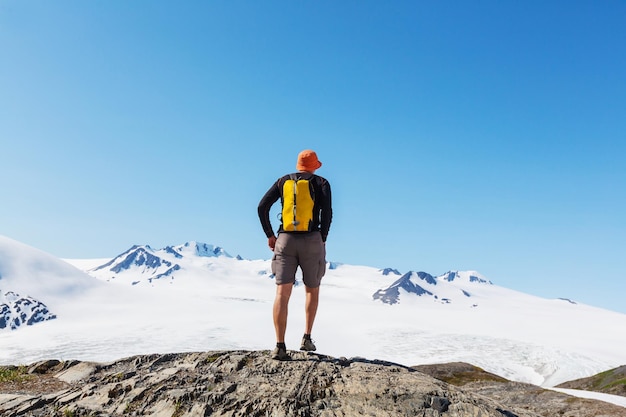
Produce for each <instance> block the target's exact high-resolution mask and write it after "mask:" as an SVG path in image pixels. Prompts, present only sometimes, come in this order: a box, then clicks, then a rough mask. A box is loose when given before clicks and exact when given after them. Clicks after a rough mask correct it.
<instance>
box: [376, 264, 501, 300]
mask: <svg viewBox="0 0 626 417" xmlns="http://www.w3.org/2000/svg"><path fill="white" fill-rule="evenodd" d="M389 271H390V269H389V268H388V269H386V270H384V271H383V273H387V274H388V273H389ZM394 271H395V270H394ZM396 272H397V271H396ZM398 275H399V273H398ZM481 284H484V285H493V284H492V283H491V281H488V280H487V279H485V278H484V277H482V276H481V275H480V274H479V273H478V272H475V271H449V272H446V273H445V274H443V275H441V276H438V277H436V278H435V277H433V276H432V275H430V274H429V273H426V272H423V271H420V272H413V271H409V272H407V273H406V274H404V275H403V276H402V277H400V278H399V279H398V280H397V281H395V282H394V283H392V284H391V285H390V286H389V287H387V288H385V289H379V290H378V291H376V292H375V293H374V296H373V297H374V299H375V300H380V301H382V302H383V303H387V304H396V303H399V302H400V295H401V294H406V295H404V297H409V294H414V295H416V296H418V297H426V298H432V299H433V301H438V302H441V303H444V304H449V303H452V302H460V303H465V304H468V302H467V300H470V302H469V304H470V305H471V306H472V307H478V304H476V303H474V302H473V297H472V292H473V291H474V290H475V289H476V288H477V287H476V285H481ZM401 290H402V291H401Z"/></svg>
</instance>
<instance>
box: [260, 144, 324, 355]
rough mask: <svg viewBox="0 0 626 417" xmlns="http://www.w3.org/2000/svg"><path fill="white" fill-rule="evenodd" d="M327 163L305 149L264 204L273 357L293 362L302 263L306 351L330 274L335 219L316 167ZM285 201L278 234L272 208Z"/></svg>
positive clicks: (309, 348) (303, 346)
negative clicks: (292, 307)
mask: <svg viewBox="0 0 626 417" xmlns="http://www.w3.org/2000/svg"><path fill="white" fill-rule="evenodd" d="M321 166H322V163H321V162H320V161H319V160H318V159H317V154H316V153H315V152H313V151H312V150H308V149H307V150H304V151H302V152H300V154H299V155H298V162H297V164H296V169H297V170H298V172H296V173H293V174H288V175H285V176H283V177H281V178H279V179H278V180H277V181H276V182H275V183H274V184H273V185H272V186H271V187H270V189H269V190H268V191H267V193H265V195H264V196H263V198H262V199H261V202H260V203H259V207H258V211H259V219H260V220H261V225H262V226H263V231H264V232H265V235H266V236H267V244H268V245H269V247H270V249H271V250H272V251H274V256H273V257H272V273H273V274H274V276H275V279H276V298H275V300H274V308H273V317H274V329H275V331H276V348H275V349H274V351H273V352H272V357H273V358H274V359H278V360H289V359H290V357H289V355H288V354H287V348H286V346H285V332H286V330H287V310H288V305H289V297H290V296H291V290H292V289H293V284H294V283H295V281H296V270H297V269H298V266H299V267H300V269H301V271H302V281H303V282H304V286H305V290H306V301H305V329H304V336H303V337H302V344H301V345H300V350H304V351H314V350H315V349H316V347H315V344H314V343H313V341H312V340H311V331H312V329H313V322H314V321H315V314H316V313H317V305H318V302H319V289H320V282H321V280H322V277H323V276H324V273H325V272H326V237H327V236H328V230H329V229H330V223H331V221H332V215H333V212H332V205H331V193H330V184H329V183H328V181H327V180H326V179H324V178H322V177H320V176H318V175H315V171H316V170H317V169H318V168H319V167H321ZM278 199H280V202H281V206H282V210H281V216H280V220H281V223H280V227H279V229H278V237H276V235H275V234H274V231H273V230H272V225H271V223H270V215H269V213H270V208H271V207H272V206H273V205H274V203H275V202H276V201H278Z"/></svg>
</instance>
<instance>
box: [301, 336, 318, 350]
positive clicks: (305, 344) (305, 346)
mask: <svg viewBox="0 0 626 417" xmlns="http://www.w3.org/2000/svg"><path fill="white" fill-rule="evenodd" d="M316 349H317V348H316V347H315V344H314V343H313V341H312V340H311V339H307V338H306V337H303V338H302V344H301V345H300V350H304V351H306V352H313V351H315V350H316Z"/></svg>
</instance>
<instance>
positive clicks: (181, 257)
mask: <svg viewBox="0 0 626 417" xmlns="http://www.w3.org/2000/svg"><path fill="white" fill-rule="evenodd" d="M218 256H224V257H227V258H230V257H231V256H230V255H229V254H228V253H226V252H225V251H224V250H223V249H222V248H220V247H218V246H213V245H208V244H206V243H198V242H187V243H185V244H183V245H178V246H167V247H165V248H163V249H158V250H154V249H152V248H151V247H150V246H149V245H143V246H140V245H135V246H133V247H131V248H130V249H128V250H127V251H125V252H123V253H121V254H120V255H118V256H116V257H115V258H113V259H111V260H110V261H109V262H107V263H105V264H103V265H100V266H97V267H95V268H93V269H91V270H89V271H88V272H89V273H90V274H91V275H92V276H94V277H97V278H99V279H103V280H106V281H108V280H115V279H117V280H124V279H126V281H130V282H131V283H132V284H133V285H137V284H140V283H142V282H143V283H146V282H147V283H150V284H151V283H152V282H153V281H156V280H161V281H168V280H169V281H173V280H174V279H175V278H176V275H180V274H176V272H177V271H181V270H182V269H183V267H182V266H181V265H186V266H187V268H188V269H189V268H190V267H193V265H195V264H197V263H198V258H215V257H218Z"/></svg>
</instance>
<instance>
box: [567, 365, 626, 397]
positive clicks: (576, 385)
mask: <svg viewBox="0 0 626 417" xmlns="http://www.w3.org/2000/svg"><path fill="white" fill-rule="evenodd" d="M557 388H569V389H579V390H584V391H596V392H603V393H605V394H613V395H621V396H623V397H626V365H623V366H620V367H618V368H615V369H610V370H608V371H605V372H602V373H599V374H597V375H593V376H590V377H588V378H580V379H576V380H574V381H569V382H565V383H563V384H560V385H557Z"/></svg>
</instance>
